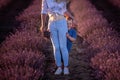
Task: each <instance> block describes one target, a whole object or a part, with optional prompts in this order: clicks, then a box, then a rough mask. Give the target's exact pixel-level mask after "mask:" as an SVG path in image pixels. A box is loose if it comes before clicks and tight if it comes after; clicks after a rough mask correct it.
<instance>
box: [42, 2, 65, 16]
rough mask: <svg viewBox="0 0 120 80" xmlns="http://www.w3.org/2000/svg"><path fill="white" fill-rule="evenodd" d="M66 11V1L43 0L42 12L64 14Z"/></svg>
mask: <svg viewBox="0 0 120 80" xmlns="http://www.w3.org/2000/svg"><path fill="white" fill-rule="evenodd" d="M64 12H66V2H61V3H57V2H55V1H54V0H42V10H41V14H48V15H49V16H51V15H53V14H54V13H57V14H60V15H64Z"/></svg>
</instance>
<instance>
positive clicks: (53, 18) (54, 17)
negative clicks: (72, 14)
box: [49, 13, 65, 21]
mask: <svg viewBox="0 0 120 80" xmlns="http://www.w3.org/2000/svg"><path fill="white" fill-rule="evenodd" d="M49 19H50V20H52V21H56V20H61V19H65V17H64V15H60V14H57V13H55V14H52V15H51V16H49Z"/></svg>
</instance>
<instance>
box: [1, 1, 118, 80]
mask: <svg viewBox="0 0 120 80" xmlns="http://www.w3.org/2000/svg"><path fill="white" fill-rule="evenodd" d="M11 1H12V0H2V1H0V9H1V8H2V7H5V6H7V4H9V2H11ZM109 1H110V2H111V3H113V5H114V6H117V7H119V5H120V3H119V0H118V1H117V0H109ZM40 6H41V0H34V1H31V3H30V4H29V5H28V7H26V8H25V9H24V10H23V11H21V12H20V13H19V15H16V16H15V20H16V21H18V22H20V24H19V25H18V26H17V27H19V28H17V29H16V27H14V33H11V34H9V35H8V36H7V37H6V39H5V40H4V41H2V42H1V44H0V80H120V76H119V74H120V67H119V66H120V36H119V35H120V34H119V32H118V31H116V30H115V29H114V27H113V25H111V24H110V23H109V21H108V20H107V19H106V18H105V17H104V16H103V15H102V13H101V11H98V10H97V9H96V7H95V6H94V5H93V4H92V3H91V1H90V0H71V3H70V5H69V9H70V10H71V12H72V13H73V14H74V16H75V19H76V21H77V22H78V26H77V35H78V37H77V40H76V42H75V43H74V44H73V48H72V51H71V53H70V59H69V60H70V62H69V63H70V75H68V76H64V75H60V76H55V75H54V71H55V68H56V66H55V64H54V59H53V53H52V45H51V41H50V39H47V38H45V37H43V36H42V35H41V34H42V33H40V32H38V28H39V27H40V11H41V7H40ZM0 16H1V15H0Z"/></svg>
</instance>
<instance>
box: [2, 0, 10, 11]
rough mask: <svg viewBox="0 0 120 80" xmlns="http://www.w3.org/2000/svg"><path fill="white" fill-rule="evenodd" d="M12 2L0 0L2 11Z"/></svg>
mask: <svg viewBox="0 0 120 80" xmlns="http://www.w3.org/2000/svg"><path fill="white" fill-rule="evenodd" d="M11 1H12V0H0V9H1V8H2V7H4V6H7V5H8V4H9V3H10V2H11Z"/></svg>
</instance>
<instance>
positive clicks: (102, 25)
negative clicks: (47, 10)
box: [70, 0, 120, 80]
mask: <svg viewBox="0 0 120 80" xmlns="http://www.w3.org/2000/svg"><path fill="white" fill-rule="evenodd" d="M72 2H73V3H72V4H71V6H70V9H71V11H72V12H73V13H74V16H75V19H76V21H77V22H78V26H77V32H78V35H79V36H80V37H82V38H83V39H84V40H85V41H86V42H87V43H89V44H90V45H89V47H88V48H87V50H86V52H87V55H88V56H89V60H90V62H91V64H90V65H91V67H92V68H93V72H94V76H95V78H96V79H97V80H119V79H120V77H119V76H118V75H119V74H120V67H119V64H120V38H119V34H118V33H117V32H116V31H114V29H113V28H112V27H111V26H110V25H109V23H108V21H107V20H106V19H105V18H104V17H103V16H102V14H101V12H100V11H98V10H96V8H95V6H93V5H92V4H91V3H90V1H89V0H75V1H72ZM78 45H81V44H78Z"/></svg>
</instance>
